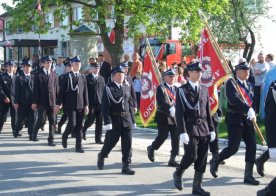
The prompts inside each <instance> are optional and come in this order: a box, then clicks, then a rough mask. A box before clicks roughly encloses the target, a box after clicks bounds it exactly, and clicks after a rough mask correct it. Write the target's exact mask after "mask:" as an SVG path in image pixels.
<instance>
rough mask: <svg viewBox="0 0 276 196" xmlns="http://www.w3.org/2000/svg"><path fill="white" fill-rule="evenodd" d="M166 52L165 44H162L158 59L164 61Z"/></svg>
mask: <svg viewBox="0 0 276 196" xmlns="http://www.w3.org/2000/svg"><path fill="white" fill-rule="evenodd" d="M164 53H165V44H162V45H161V47H160V49H159V51H158V54H157V55H156V60H158V61H163V57H164Z"/></svg>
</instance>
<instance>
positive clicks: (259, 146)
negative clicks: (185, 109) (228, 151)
mask: <svg viewBox="0 0 276 196" xmlns="http://www.w3.org/2000/svg"><path fill="white" fill-rule="evenodd" d="M135 129H136V130H140V131H147V132H151V133H153V132H156V131H157V129H151V128H142V127H136V128H135ZM218 140H219V144H224V145H226V146H227V145H228V139H222V138H219V139H218ZM240 147H241V148H245V143H244V142H241V143H240ZM256 149H257V150H260V151H266V150H268V147H267V146H262V145H260V144H257V145H256Z"/></svg>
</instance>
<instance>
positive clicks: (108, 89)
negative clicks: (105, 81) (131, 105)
mask: <svg viewBox="0 0 276 196" xmlns="http://www.w3.org/2000/svg"><path fill="white" fill-rule="evenodd" d="M105 89H106V94H107V95H108V101H109V104H110V100H109V98H110V99H111V101H112V102H113V103H115V104H118V103H120V102H122V101H123V99H124V98H123V97H121V98H120V99H119V101H116V100H115V99H114V97H113V95H112V93H111V91H110V88H109V87H108V86H106V88H105Z"/></svg>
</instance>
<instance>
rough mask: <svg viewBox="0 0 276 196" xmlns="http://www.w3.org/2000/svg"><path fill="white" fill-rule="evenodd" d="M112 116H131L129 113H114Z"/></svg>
mask: <svg viewBox="0 0 276 196" xmlns="http://www.w3.org/2000/svg"><path fill="white" fill-rule="evenodd" d="M111 114H112V115H114V116H121V117H126V116H128V115H129V112H112V113H111Z"/></svg>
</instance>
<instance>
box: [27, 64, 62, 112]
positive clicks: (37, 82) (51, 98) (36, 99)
mask: <svg viewBox="0 0 276 196" xmlns="http://www.w3.org/2000/svg"><path fill="white" fill-rule="evenodd" d="M33 88H34V89H33V104H37V105H38V106H40V107H54V106H55V104H56V97H57V92H58V76H57V74H56V73H55V72H53V71H49V77H47V76H46V74H45V72H44V71H43V69H40V70H39V71H38V72H37V73H36V74H35V75H34V87H33Z"/></svg>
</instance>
